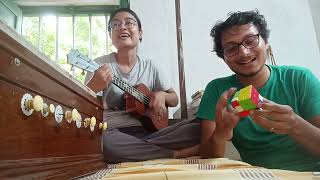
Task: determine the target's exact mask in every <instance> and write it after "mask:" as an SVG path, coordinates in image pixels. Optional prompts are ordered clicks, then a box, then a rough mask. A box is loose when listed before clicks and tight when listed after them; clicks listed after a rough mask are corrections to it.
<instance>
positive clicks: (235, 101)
mask: <svg viewBox="0 0 320 180" xmlns="http://www.w3.org/2000/svg"><path fill="white" fill-rule="evenodd" d="M262 101H263V98H262V96H261V95H260V94H259V92H258V91H257V90H256V88H254V87H253V86H252V85H249V86H247V87H244V88H242V89H240V90H239V91H237V92H236V93H235V95H234V96H233V98H232V100H231V105H232V107H234V108H235V109H236V110H237V111H238V112H239V115H240V117H242V118H244V117H246V116H248V115H249V114H250V110H253V109H257V108H258V103H259V102H262Z"/></svg>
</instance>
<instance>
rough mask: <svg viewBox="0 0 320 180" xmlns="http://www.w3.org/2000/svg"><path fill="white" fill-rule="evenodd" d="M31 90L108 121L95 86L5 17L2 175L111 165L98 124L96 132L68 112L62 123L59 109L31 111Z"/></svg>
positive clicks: (0, 77)
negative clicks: (24, 103) (26, 107)
mask: <svg viewBox="0 0 320 180" xmlns="http://www.w3.org/2000/svg"><path fill="white" fill-rule="evenodd" d="M25 93H28V94H30V95H31V96H35V95H40V96H41V97H42V98H43V100H44V102H45V103H47V104H48V105H49V104H53V105H54V106H57V105H60V106H61V107H62V109H63V112H65V111H66V110H72V109H73V108H76V109H77V110H78V112H79V113H80V114H81V117H82V119H84V118H87V117H89V118H90V117H92V116H94V117H96V119H97V125H98V124H99V122H101V121H102V114H103V106H102V102H101V100H100V99H97V98H96V97H95V95H94V93H93V92H92V91H90V90H89V89H87V88H86V87H85V86H83V85H82V84H81V83H79V82H77V81H76V80H74V79H73V78H72V77H71V76H70V75H69V74H67V73H66V72H64V71H63V70H62V69H60V67H58V65H56V64H55V63H54V62H52V61H51V60H50V59H48V58H47V57H46V56H45V55H43V54H42V53H40V52H39V51H38V50H37V49H35V48H34V47H33V46H31V45H30V44H29V43H28V42H26V40H24V39H23V38H21V37H20V36H19V35H18V34H17V33H16V32H15V31H14V30H12V29H11V28H9V27H8V26H6V25H5V24H4V23H2V22H1V21H0V112H1V113H0V179H2V178H8V177H16V178H36V179H41V178H49V179H50V178H52V179H66V178H71V177H75V176H79V175H82V174H86V173H90V172H93V171H96V170H98V169H101V168H104V167H105V164H104V161H103V155H102V152H101V130H99V129H98V127H97V125H96V126H95V130H94V131H93V132H91V131H90V129H89V128H84V127H83V125H82V127H81V128H77V126H76V124H75V122H72V123H68V122H67V121H66V120H65V118H63V120H62V122H61V123H57V122H56V120H55V118H54V114H49V115H48V116H47V117H44V116H43V115H42V114H41V113H40V112H33V113H32V114H31V115H30V116H26V115H24V114H23V113H22V110H21V98H22V96H23V95H24V94H25Z"/></svg>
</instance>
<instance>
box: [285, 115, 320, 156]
mask: <svg viewBox="0 0 320 180" xmlns="http://www.w3.org/2000/svg"><path fill="white" fill-rule="evenodd" d="M296 127H297V128H295V130H294V131H293V133H292V134H291V135H290V137H292V138H294V139H295V140H296V141H297V142H298V143H299V144H301V145H303V147H304V148H305V149H307V150H309V151H310V152H311V153H313V154H315V155H319V156H320V148H319V147H320V129H319V128H318V127H316V126H314V125H312V124H311V123H309V122H308V121H306V120H303V119H301V120H300V121H299V122H298V124H297V126H296Z"/></svg>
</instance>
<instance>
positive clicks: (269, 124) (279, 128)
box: [251, 115, 291, 133]
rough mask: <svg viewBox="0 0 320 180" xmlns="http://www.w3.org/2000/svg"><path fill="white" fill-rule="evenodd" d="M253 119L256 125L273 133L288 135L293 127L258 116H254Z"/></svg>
mask: <svg viewBox="0 0 320 180" xmlns="http://www.w3.org/2000/svg"><path fill="white" fill-rule="evenodd" d="M251 118H252V120H253V121H254V122H255V123H257V124H258V125H260V126H261V127H263V128H265V129H267V130H269V131H270V130H271V131H272V132H277V133H286V132H288V130H290V129H291V126H288V123H286V122H279V121H272V120H270V119H267V118H265V117H262V116H258V115H252V116H251Z"/></svg>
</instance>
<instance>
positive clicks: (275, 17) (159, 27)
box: [130, 0, 320, 102]
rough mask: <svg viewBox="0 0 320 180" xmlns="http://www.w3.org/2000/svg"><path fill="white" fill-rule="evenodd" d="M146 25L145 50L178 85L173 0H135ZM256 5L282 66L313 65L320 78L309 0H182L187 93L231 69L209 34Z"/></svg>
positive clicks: (200, 87) (276, 56) (132, 4)
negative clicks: (218, 23) (233, 14)
mask: <svg viewBox="0 0 320 180" xmlns="http://www.w3.org/2000/svg"><path fill="white" fill-rule="evenodd" d="M130 4H131V7H132V9H133V10H135V11H136V12H137V13H138V14H139V16H140V17H141V20H142V23H143V27H144V37H143V38H144V40H143V41H144V42H143V45H142V51H143V52H144V53H145V54H147V55H149V56H151V57H154V59H155V60H157V61H159V62H161V63H163V66H164V67H166V68H167V72H168V73H169V74H170V75H171V78H172V80H173V82H174V83H175V84H176V85H175V89H176V91H177V92H179V89H178V85H179V84H178V80H179V79H178V67H177V50H176V36H175V35H176V30H175V4H174V1H173V0H158V1H155V0H131V1H130ZM255 8H257V9H258V10H259V11H260V13H261V14H263V15H265V17H266V19H267V22H268V25H269V28H270V29H271V34H270V44H271V45H272V47H273V52H274V55H275V59H276V62H277V64H278V65H285V64H286V65H298V66H305V67H308V68H310V69H311V70H312V71H313V72H314V73H315V74H316V75H317V76H318V77H319V78H320V71H319V68H320V54H319V49H318V44H317V38H316V33H315V28H314V24H313V19H312V16H311V12H310V7H309V2H308V0H295V1H292V0H281V1H279V0H269V1H265V0H241V1H238V0H224V1H218V0H202V1H193V0H181V19H182V33H183V48H184V49H183V50H184V52H183V53H184V63H185V79H186V93H187V98H188V99H187V100H188V102H190V101H191V97H190V96H191V95H192V94H193V93H194V92H195V91H197V90H199V89H204V88H205V86H206V84H207V83H208V82H209V81H210V80H212V79H214V78H217V77H221V76H226V75H229V74H231V73H232V72H231V71H230V70H229V69H228V67H227V66H226V65H225V64H224V62H223V61H222V60H221V59H220V58H218V57H217V56H216V55H215V54H214V53H212V52H211V50H212V40H211V38H210V36H209V33H210V30H211V27H212V26H213V25H214V24H215V23H216V21H217V20H225V19H226V18H227V13H228V12H230V11H243V10H253V9H255Z"/></svg>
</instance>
